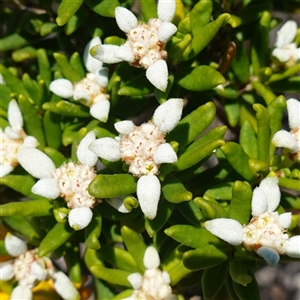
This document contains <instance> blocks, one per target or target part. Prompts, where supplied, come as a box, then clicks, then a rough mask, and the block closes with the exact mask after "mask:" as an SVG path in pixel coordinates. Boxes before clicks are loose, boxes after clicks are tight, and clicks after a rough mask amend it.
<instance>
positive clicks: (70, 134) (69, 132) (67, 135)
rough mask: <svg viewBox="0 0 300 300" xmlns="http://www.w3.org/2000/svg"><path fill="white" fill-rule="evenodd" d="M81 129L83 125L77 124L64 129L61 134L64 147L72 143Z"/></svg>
mask: <svg viewBox="0 0 300 300" xmlns="http://www.w3.org/2000/svg"><path fill="white" fill-rule="evenodd" d="M82 127H84V123H80V122H78V123H75V124H71V125H69V126H66V127H65V128H64V130H63V133H62V143H63V145H64V146H65V147H66V146H68V145H70V144H72V143H73V141H74V137H75V135H76V134H77V132H78V130H79V129H80V128H82Z"/></svg>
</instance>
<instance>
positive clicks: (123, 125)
mask: <svg viewBox="0 0 300 300" xmlns="http://www.w3.org/2000/svg"><path fill="white" fill-rule="evenodd" d="M115 128H116V130H117V131H118V132H119V133H121V134H129V133H130V132H132V131H134V128H135V125H134V124H133V122H132V121H121V122H117V123H115Z"/></svg>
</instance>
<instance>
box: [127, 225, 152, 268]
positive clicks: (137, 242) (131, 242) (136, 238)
mask: <svg viewBox="0 0 300 300" xmlns="http://www.w3.org/2000/svg"><path fill="white" fill-rule="evenodd" d="M121 234H122V237H123V240H124V244H125V246H126V248H127V250H128V251H129V253H130V254H131V255H132V257H133V258H134V259H135V261H136V263H137V265H138V267H139V269H140V270H141V271H144V270H145V266H144V253H145V251H146V248H147V246H146V244H145V243H144V241H143V240H142V238H141V236H140V235H139V234H138V233H137V232H136V231H134V230H132V229H131V228H129V227H127V226H122V227H121Z"/></svg>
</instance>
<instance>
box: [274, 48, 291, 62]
mask: <svg viewBox="0 0 300 300" xmlns="http://www.w3.org/2000/svg"><path fill="white" fill-rule="evenodd" d="M272 55H273V57H275V58H277V60H278V61H279V62H280V63H286V62H287V61H288V60H289V59H290V57H291V54H290V52H289V51H286V49H280V48H275V49H274V50H273V51H272Z"/></svg>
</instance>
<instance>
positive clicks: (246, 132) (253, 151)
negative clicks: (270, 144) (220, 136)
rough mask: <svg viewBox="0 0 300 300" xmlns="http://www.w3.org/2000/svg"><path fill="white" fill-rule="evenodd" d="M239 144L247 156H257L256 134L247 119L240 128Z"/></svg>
mask: <svg viewBox="0 0 300 300" xmlns="http://www.w3.org/2000/svg"><path fill="white" fill-rule="evenodd" d="M240 145H241V146H242V148H243V150H244V151H245V153H246V154H247V155H248V156H249V157H251V158H257V157H258V149H257V135H256V132H255V130H254V128H253V126H252V125H251V123H250V122H249V121H248V120H245V121H244V123H243V125H242V128H241V130H240Z"/></svg>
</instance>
